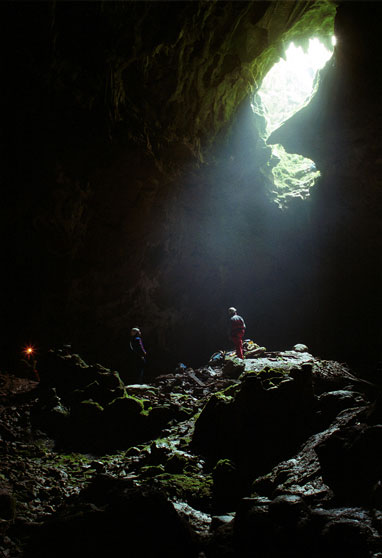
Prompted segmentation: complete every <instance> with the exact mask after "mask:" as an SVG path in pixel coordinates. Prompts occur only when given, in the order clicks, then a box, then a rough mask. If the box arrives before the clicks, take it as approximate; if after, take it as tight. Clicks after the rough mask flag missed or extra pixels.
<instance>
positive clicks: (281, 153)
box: [252, 36, 335, 208]
mask: <svg viewBox="0 0 382 558" xmlns="http://www.w3.org/2000/svg"><path fill="white" fill-rule="evenodd" d="M334 45H335V37H334V36H333V37H331V39H330V41H325V42H324V41H322V40H320V39H318V38H317V37H314V38H311V39H309V41H308V44H307V45H306V46H305V48H303V47H302V46H296V45H295V44H294V43H293V42H292V43H290V44H289V46H288V48H287V49H286V51H285V58H281V59H280V60H279V62H277V63H276V64H275V65H274V66H273V67H272V68H271V70H270V71H269V72H268V74H267V75H266V76H265V78H264V79H263V82H262V84H261V86H260V88H259V89H258V91H257V92H256V94H255V95H254V97H253V101H252V110H253V111H254V113H255V114H257V115H258V116H260V117H261V118H262V119H263V126H262V138H263V140H264V142H265V143H266V144H267V146H268V147H270V148H271V151H272V154H271V157H270V160H268V162H267V164H266V166H265V167H264V168H263V169H262V171H263V173H264V175H265V176H266V178H267V180H268V182H269V183H270V190H271V194H272V197H273V199H274V200H275V202H276V203H277V204H278V205H279V207H280V208H285V207H286V206H287V204H288V201H289V200H290V199H291V198H295V197H300V198H302V199H305V198H307V197H308V196H309V191H310V189H311V188H312V186H314V184H315V183H316V181H317V178H318V177H319V176H320V171H319V170H318V169H317V167H316V164H315V163H314V161H312V160H311V159H307V158H305V157H303V156H302V155H298V154H296V153H287V152H286V151H285V149H284V147H283V146H282V145H280V144H268V143H267V140H268V138H269V137H270V135H271V134H272V132H274V131H275V130H277V129H278V128H280V126H281V125H282V124H283V123H284V122H286V121H287V120H289V119H290V118H291V117H292V116H293V115H294V114H296V112H298V111H299V110H301V109H302V108H303V107H305V106H307V105H308V104H309V103H310V101H311V100H312V98H313V96H314V95H315V94H316V92H317V90H318V87H319V71H320V70H321V69H322V68H323V67H324V66H325V65H326V63H327V62H328V61H329V60H330V58H331V57H332V54H333V49H334Z"/></svg>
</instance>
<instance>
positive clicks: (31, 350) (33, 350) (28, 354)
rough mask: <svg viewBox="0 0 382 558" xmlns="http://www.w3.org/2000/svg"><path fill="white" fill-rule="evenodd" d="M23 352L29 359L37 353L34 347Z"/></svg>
mask: <svg viewBox="0 0 382 558" xmlns="http://www.w3.org/2000/svg"><path fill="white" fill-rule="evenodd" d="M23 352H24V354H25V355H26V356H27V357H30V356H31V355H33V353H34V352H35V348H34V347H32V345H29V346H28V347H25V349H23Z"/></svg>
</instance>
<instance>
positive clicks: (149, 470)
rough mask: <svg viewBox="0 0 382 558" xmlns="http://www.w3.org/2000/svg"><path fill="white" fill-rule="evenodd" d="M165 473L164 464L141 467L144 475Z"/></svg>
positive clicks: (154, 475) (151, 475) (152, 475)
mask: <svg viewBox="0 0 382 558" xmlns="http://www.w3.org/2000/svg"><path fill="white" fill-rule="evenodd" d="M163 473H164V467H163V465H145V466H144V467H141V474H142V475H143V476H144V477H156V476H157V475H161V474H163Z"/></svg>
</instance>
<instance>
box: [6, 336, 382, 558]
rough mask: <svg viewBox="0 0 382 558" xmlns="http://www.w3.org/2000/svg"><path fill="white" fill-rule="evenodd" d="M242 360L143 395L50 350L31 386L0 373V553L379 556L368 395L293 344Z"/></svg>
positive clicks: (229, 358) (216, 363)
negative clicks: (123, 549) (124, 548)
mask: <svg viewBox="0 0 382 558" xmlns="http://www.w3.org/2000/svg"><path fill="white" fill-rule="evenodd" d="M245 348H246V353H245V357H246V358H245V360H244V361H241V360H239V359H236V358H235V356H234V355H233V353H230V352H224V351H219V352H218V353H215V354H214V355H213V356H212V357H211V359H210V361H209V363H208V364H207V365H206V366H204V367H201V368H199V369H195V370H194V369H191V368H189V367H186V366H185V365H183V364H180V365H179V366H178V367H177V369H176V370H175V371H174V373H172V374H167V375H162V376H159V377H157V378H155V380H154V381H153V382H152V383H151V384H147V385H146V384H144V385H139V384H135V385H128V386H125V385H123V383H122V382H121V380H120V378H119V375H118V373H117V372H115V371H110V370H108V369H106V368H104V367H102V366H100V365H97V364H96V365H88V364H87V363H85V362H84V361H83V360H82V359H81V358H80V357H79V356H78V355H71V354H65V353H64V352H62V351H50V352H49V354H47V355H45V356H44V358H41V359H40V360H39V363H38V373H39V376H40V379H41V381H40V382H37V381H36V378H35V376H33V377H31V378H20V377H17V376H14V375H12V374H8V373H2V374H0V413H1V414H0V419H1V422H0V436H1V439H0V452H1V454H0V459H1V473H0V533H1V535H2V537H3V540H2V543H1V546H0V551H1V552H2V556H4V557H9V558H16V557H20V556H26V557H28V556H31V557H32V556H33V557H37V556H38V557H39V558H43V557H44V556H47V557H48V556H52V555H54V556H58V557H59V556H64V555H65V556H67V555H68V553H69V554H71V555H72V556H73V555H74V556H80V555H83V554H85V555H93V556H96V557H97V556H101V555H102V556H103V555H104V554H105V552H108V553H109V555H113V553H117V548H118V547H119V546H124V545H126V540H129V545H130V544H131V548H130V547H129V548H130V555H131V556H138V555H139V556H142V555H145V556H159V555H162V554H166V555H167V556H179V555H181V554H182V555H184V556H190V557H191V556H206V557H207V558H208V557H215V556H231V557H232V556H247V555H248V556H249V555H250V554H251V552H252V549H253V547H254V546H255V547H256V549H257V553H258V556H260V557H262V556H264V557H265V556H267V557H268V556H277V555H279V553H280V549H281V548H283V549H284V550H283V553H284V554H286V555H292V554H293V556H301V557H302V556H306V555H308V554H309V555H311V556H316V557H317V558H318V557H319V556H324V555H329V556H331V555H333V556H342V555H343V556H345V555H346V556H354V557H355V556H357V558H359V557H360V556H365V557H366V556H367V557H369V556H374V558H377V557H379V556H380V555H378V548H379V545H380V544H381V531H382V529H381V523H382V512H381V510H382V495H381V492H382V491H381V488H380V487H381V486H382V479H381V475H382V472H381V469H380V465H379V460H378V459H377V453H376V451H375V447H376V444H377V445H378V443H379V442H380V441H381V435H382V421H381V415H382V413H381V412H380V400H379V399H378V398H376V397H374V396H373V393H374V391H373V390H374V387H373V386H371V385H369V384H367V383H366V382H363V381H362V380H360V379H359V378H357V377H355V376H354V375H353V374H352V373H351V371H350V370H349V369H348V367H347V366H346V365H342V364H340V363H337V362H333V361H323V360H320V359H317V358H315V357H314V356H312V355H311V354H310V353H309V352H308V350H307V348H306V347H305V346H301V345H296V346H295V347H294V348H293V350H290V351H283V352H277V353H276V352H267V351H266V349H265V348H263V347H258V346H257V345H255V344H254V343H253V342H252V341H247V343H246V347H245ZM370 399H375V402H374V403H373V405H370V402H369V400H370ZM360 448H361V449H362V455H363V457H364V459H363V460H362V462H361V461H360V459H359V458H358V457H357V456H358V454H359V451H360ZM373 448H374V449H373ZM336 463H337V464H339V466H340V467H342V469H341V470H339V471H338V472H337V473H335V472H333V471H335V470H336ZM101 525H102V528H101ZM79 532H81V533H84V534H83V535H81V537H78V533H79ZM254 532H256V533H262V534H261V536H258V537H257V538H255V537H254V534H253V533H254ZM86 533H87V534H88V536H86ZM90 533H92V536H90ZM343 533H346V540H347V542H346V544H345V543H344V544H345V546H343V548H344V549H345V550H344V552H345V554H341V553H340V554H338V552H339V547H341V544H343V543H342V542H341V541H343ZM150 537H151V539H152V540H153V541H154V542H153V543H149V542H148V539H150ZM151 539H150V540H151ZM73 541H74V542H73ZM296 541H298V544H297V543H296ZM312 541H314V542H312ZM317 541H319V542H317ZM349 541H350V542H349ZM340 543H341V544H340ZM134 545H135V546H136V547H137V548H139V550H137V551H136V553H134V552H135V551H133V550H132V548H133V546H134ZM341 548H342V547H341ZM288 549H289V550H288ZM292 549H293V552H292ZM341 552H342V550H341ZM355 552H356V554H355Z"/></svg>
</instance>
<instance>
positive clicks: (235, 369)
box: [223, 358, 245, 378]
mask: <svg viewBox="0 0 382 558" xmlns="http://www.w3.org/2000/svg"><path fill="white" fill-rule="evenodd" d="M244 369H245V362H244V361H243V360H241V359H239V358H234V359H226V362H225V364H224V366H223V376H225V377H227V378H238V377H239V376H240V374H242V372H243V371H244Z"/></svg>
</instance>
